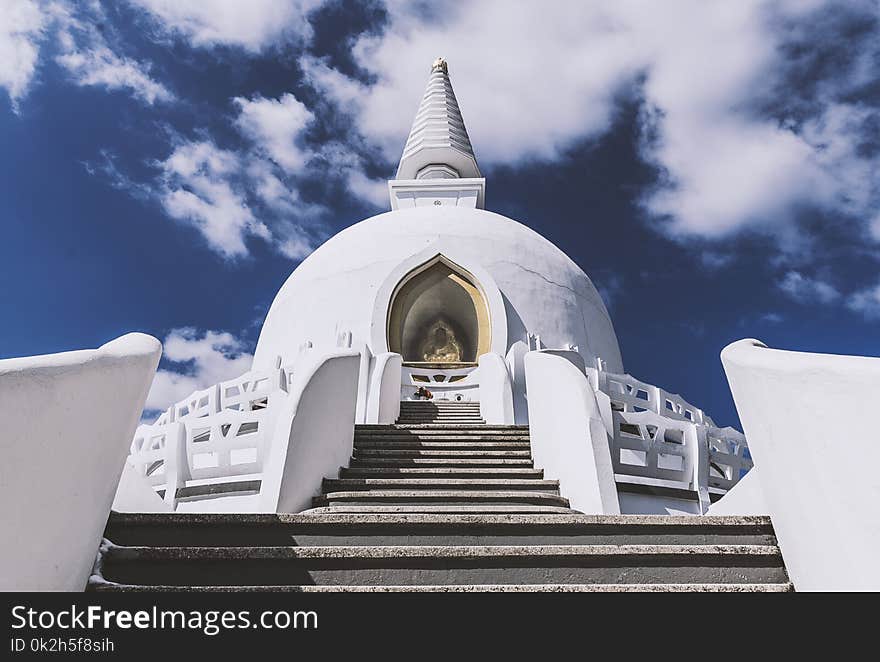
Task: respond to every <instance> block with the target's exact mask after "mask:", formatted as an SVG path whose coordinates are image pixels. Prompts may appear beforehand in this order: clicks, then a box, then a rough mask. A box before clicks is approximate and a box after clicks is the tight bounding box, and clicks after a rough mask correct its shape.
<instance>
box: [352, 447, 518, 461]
mask: <svg viewBox="0 0 880 662" xmlns="http://www.w3.org/2000/svg"><path fill="white" fill-rule="evenodd" d="M354 456H355V457H357V458H361V457H362V458H371V457H385V458H408V457H412V458H416V457H423V458H431V457H434V458H450V459H451V458H460V459H465V458H480V457H482V458H486V459H489V458H492V459H495V458H510V459H513V458H530V457H531V451H530V450H515V451H512V450H501V449H498V450H482V451H477V450H409V449H405V448H389V449H387V450H386V449H379V448H355V449H354Z"/></svg>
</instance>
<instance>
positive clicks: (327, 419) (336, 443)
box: [113, 348, 400, 513]
mask: <svg viewBox="0 0 880 662" xmlns="http://www.w3.org/2000/svg"><path fill="white" fill-rule="evenodd" d="M395 356H396V357H397V359H398V360H397V363H396V366H397V371H396V373H395V372H394V370H393V367H394V365H395V361H394V357H395ZM399 358H400V357H399V355H391V354H389V355H388V356H387V357H383V356H380V357H372V360H373V362H376V360H377V359H378V363H379V364H380V365H381V366H383V368H382V369H381V370H380V372H384V373H386V377H385V382H386V383H385V384H384V386H382V385H380V386H382V388H384V390H385V392H386V394H387V393H392V394H393V396H394V397H393V403H392V404H393V405H394V406H397V407H399V402H400V401H399V399H398V396H399V392H400V362H399ZM363 364H364V360H363V353H362V352H360V351H353V350H351V349H338V348H337V349H334V350H329V351H324V350H317V349H314V350H309V351H307V352H303V353H302V354H301V356H300V357H299V358H298V360H297V362H296V364H295V367H293V368H291V367H290V366H280V365H279V366H278V367H276V368H274V369H272V370H269V371H265V372H263V371H249V372H246V373H245V374H243V375H241V376H240V377H238V378H236V379H232V380H229V381H226V382H221V383H219V384H216V385H214V386H210V387H208V388H206V389H202V390H199V391H196V392H194V393H192V394H191V395H190V396H188V397H187V398H184V399H183V400H181V401H180V402H178V403H176V404H174V405H172V406H171V407H169V408H168V410H167V411H165V412H164V413H163V414H162V415H161V416H159V418H158V419H157V420H156V421H155V422H154V423H152V424H146V425H141V426H140V427H138V428H137V431H136V432H135V434H134V438H133V441H132V442H131V449H130V455H129V457H128V465H127V467H128V468H127V470H126V471H125V472H124V473H123V476H122V480H121V481H120V484H119V488H118V490H117V493H116V499H115V501H114V503H113V507H114V509H116V510H120V511H124V512H132V511H134V512H165V511H176V512H242V513H245V512H250V513H252V512H272V513H274V512H297V511H298V510H301V509H303V508H306V507H308V505H309V504H308V498H307V497H308V496H309V495H311V493H312V492H315V493H316V490H317V489H319V487H320V482H321V479H322V478H323V477H324V476H325V475H335V474H336V472H337V471H338V469H339V466H341V465H344V464H347V462H348V459H349V457H350V455H351V446H352V438H353V431H354V424H355V419H356V416H357V412H358V408H359V406H360V407H362V408H363V409H364V410H366V404H364V403H363V402H362V401H361V398H360V395H359V388H360V387H359V384H362V383H363V381H364V380H363V379H362V378H361V376H362V374H363V370H364V365H363ZM380 392H381V388H380ZM385 401H386V403H385V407H386V409H387V408H388V407H389V406H391V405H389V404H388V402H390V399H389V397H386V398H385ZM384 415H385V416H394V417H395V418H396V416H397V414H396V413H393V412H386V413H384ZM328 462H329V464H328ZM300 491H301V492H302V493H301V494H300ZM151 492H152V495H154V496H155V498H151V497H150V493H151ZM294 502H295V503H296V504H298V505H291V504H292V503H294ZM279 509H280V510H279Z"/></svg>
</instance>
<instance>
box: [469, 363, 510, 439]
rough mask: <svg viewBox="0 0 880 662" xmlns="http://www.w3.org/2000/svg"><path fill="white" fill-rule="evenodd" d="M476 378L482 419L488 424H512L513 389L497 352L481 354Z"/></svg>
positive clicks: (506, 370) (505, 366) (508, 374)
mask: <svg viewBox="0 0 880 662" xmlns="http://www.w3.org/2000/svg"><path fill="white" fill-rule="evenodd" d="M477 379H478V380H479V382H480V415H481V416H482V417H483V420H484V421H486V423H488V424H489V425H513V389H512V387H511V382H510V373H509V372H508V368H507V363H506V362H505V361H504V359H503V358H502V357H501V356H500V355H499V354H483V355H482V356H481V357H480V365H479V368H477Z"/></svg>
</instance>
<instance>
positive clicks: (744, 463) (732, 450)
mask: <svg viewBox="0 0 880 662" xmlns="http://www.w3.org/2000/svg"><path fill="white" fill-rule="evenodd" d="M706 442H707V444H708V447H709V487H717V488H720V489H723V490H729V489H730V488H732V487H733V486H734V485H736V484H737V483H738V482H739V480H740V478H742V477H743V476H745V475H746V472H748V471H749V469H751V468H752V467H753V466H754V464H753V463H752V458H751V455H750V454H749V448H748V445H747V444H746V437H745V435H744V434H743V433H742V432H740V431H739V430H735V429H734V428H731V427H726V428H716V427H708V428H706Z"/></svg>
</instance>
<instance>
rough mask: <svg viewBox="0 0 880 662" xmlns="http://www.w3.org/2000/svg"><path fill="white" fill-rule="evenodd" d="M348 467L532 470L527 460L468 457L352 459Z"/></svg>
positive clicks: (529, 461)
mask: <svg viewBox="0 0 880 662" xmlns="http://www.w3.org/2000/svg"><path fill="white" fill-rule="evenodd" d="M348 466H349V467H351V468H360V467H426V468H427V467H430V468H435V467H436V468H439V467H446V468H449V467H456V468H461V469H465V468H471V467H483V468H488V467H528V468H532V466H533V464H532V460H531V459H527V458H509V457H503V458H485V457H469V458H460V457H457V458H441V457H375V456H370V457H363V456H358V457H352V458H351V459H350V460H349V463H348Z"/></svg>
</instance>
